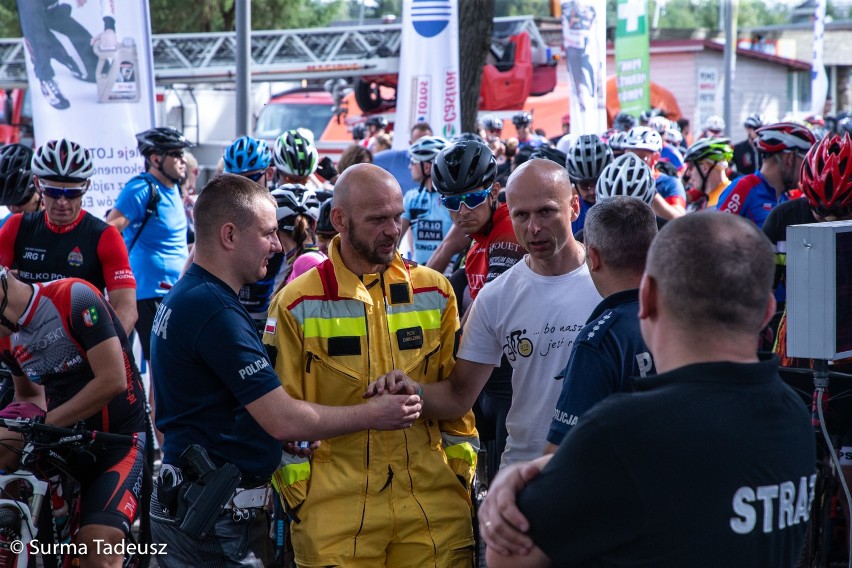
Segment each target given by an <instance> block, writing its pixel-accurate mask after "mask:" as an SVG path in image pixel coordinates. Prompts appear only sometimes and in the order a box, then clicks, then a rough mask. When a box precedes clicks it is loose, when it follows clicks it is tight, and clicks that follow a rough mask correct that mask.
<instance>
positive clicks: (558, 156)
mask: <svg viewBox="0 0 852 568" xmlns="http://www.w3.org/2000/svg"><path fill="white" fill-rule="evenodd" d="M567 159H568V156H566V155H565V152H563V151H562V150H557V149H556V148H551V147H550V146H539V147H538V148H536V149H534V150H533V151H532V154H530V160H550V161H551V162H556V163H557V164H559V165H560V166H562V167H563V168H564V167H565V161H566V160H567Z"/></svg>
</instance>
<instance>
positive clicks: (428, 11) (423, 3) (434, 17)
mask: <svg viewBox="0 0 852 568" xmlns="http://www.w3.org/2000/svg"><path fill="white" fill-rule="evenodd" d="M451 9H452V8H451V6H450V0H414V1H413V3H412V5H411V21H412V23H413V24H414V31H416V32H417V33H418V34H420V35H421V36H423V37H435V36H436V35H438V34H439V33H441V32H442V31H444V29H445V28H446V27H447V24H449V23H450V11H451Z"/></svg>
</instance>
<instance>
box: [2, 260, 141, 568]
mask: <svg viewBox="0 0 852 568" xmlns="http://www.w3.org/2000/svg"><path fill="white" fill-rule="evenodd" d="M0 289H2V293H0V359H2V361H3V362H4V363H6V364H7V365H8V366H9V368H10V369H11V371H12V377H13V380H14V383H15V402H13V403H12V404H10V405H9V406H7V407H6V408H5V409H3V410H2V411H0V417H2V418H18V417H22V418H33V417H36V416H42V417H44V420H45V422H46V423H48V424H53V425H55V426H62V427H69V426H73V425H75V424H76V423H77V422H80V421H83V422H84V423H85V427H86V428H87V429H92V430H96V431H102V432H113V433H119V434H129V435H132V436H134V437H135V444H134V445H132V446H131V447H128V446H126V445H121V446H117V445H114V444H107V443H103V444H98V445H96V446H94V447H93V448H91V450H90V453H85V454H73V455H71V456H70V457H69V458H68V466H69V469H70V472H71V474H72V475H73V476H74V477H75V478H76V479H77V480H79V481H80V484H81V507H80V532H79V534H78V537H77V543H78V544H83V543H85V544H86V554H83V556H82V566H84V567H87V566H109V567H116V568H117V567H119V566H121V564H122V556H121V555H119V554H106V552H107V551H106V550H105V547H104V546H99V545H98V544H97V542H101V543H109V544H111V545H113V548H115V546H114V545H117V544H118V543H120V542H122V541H123V539H124V538H125V537H126V536H127V534H128V533H129V532H130V527H131V525H132V524H133V521H134V519H135V518H136V514H137V512H138V505H139V500H140V499H141V497H142V495H141V493H142V471H143V456H144V446H145V439H146V432H145V430H146V427H145V414H144V412H145V408H144V405H145V396H144V393H143V390H142V383H141V380H140V378H139V374H138V373H137V372H136V371H135V365H134V363H133V355H132V352H131V350H130V347H129V345H128V343H127V336H126V335H125V333H124V329H123V327H122V325H121V323H120V322H119V321H118V318H117V317H116V315H115V312H114V311H113V310H112V308H111V307H110V305H109V303H107V301H106V300H105V299H104V297H103V296H102V295H101V294H100V292H98V291H97V290H96V289H95V288H94V287H93V286H92V285H91V284H89V283H87V282H84V281H83V280H79V279H76V278H67V279H63V280H58V281H56V282H50V283H46V284H41V283H36V284H30V283H26V282H22V281H20V280H18V279H17V278H15V277H13V276H12V275H11V274H9V273H8V272H7V269H6V268H5V267H1V266H0ZM45 411H47V412H46V414H45ZM4 437H6V436H4ZM7 439H8V437H7ZM0 457H2V461H3V463H2V465H3V466H4V467H7V468H8V467H9V466H10V465H11V464H13V462H14V461H15V459H16V458H15V456H14V455H12V454H9V453H8V451H3V452H0ZM81 550H82V548H78V551H81Z"/></svg>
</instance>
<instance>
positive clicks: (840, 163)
mask: <svg viewBox="0 0 852 568" xmlns="http://www.w3.org/2000/svg"><path fill="white" fill-rule="evenodd" d="M801 185H802V192H803V193H804V194H805V197H807V198H808V202H809V203H810V204H811V208H812V209H813V210H814V211H816V212H817V213H818V214H819V215H821V216H823V217H826V220H829V221H833V220H836V219H838V218H841V217H845V216H848V215H849V214H852V139H850V138H849V137H848V136H842V137H841V136H830V137H827V138H825V139H823V140H822V142H820V143H819V144H817V145H816V146H814V148H813V149H812V150H811V151H810V152H808V156H807V158H806V159H805V162H804V164H803V165H802V177H801Z"/></svg>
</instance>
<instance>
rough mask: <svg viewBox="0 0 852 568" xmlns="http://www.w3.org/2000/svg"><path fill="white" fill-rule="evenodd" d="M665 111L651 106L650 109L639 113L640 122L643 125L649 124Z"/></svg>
mask: <svg viewBox="0 0 852 568" xmlns="http://www.w3.org/2000/svg"><path fill="white" fill-rule="evenodd" d="M662 114H663V113H662V111H661V110H660V109H658V108H650V109H648V110H643V111H642V114H640V115H639V123H640V124H641V125H642V126H647V125H648V123H649V122H650V121H651V119H652V118H654V117H655V116H661V115H662Z"/></svg>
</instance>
